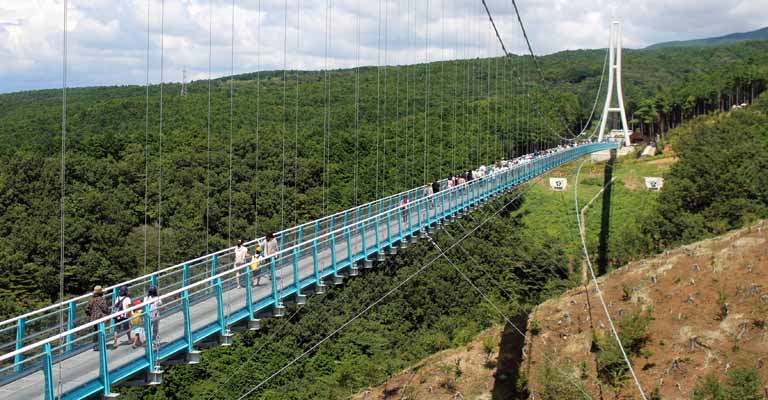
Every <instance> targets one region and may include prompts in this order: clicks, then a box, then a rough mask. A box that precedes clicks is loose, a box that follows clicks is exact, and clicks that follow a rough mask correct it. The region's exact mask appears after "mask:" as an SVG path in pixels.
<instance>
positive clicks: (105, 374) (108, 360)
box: [0, 1, 628, 399]
mask: <svg viewBox="0 0 768 400" xmlns="http://www.w3.org/2000/svg"><path fill="white" fill-rule="evenodd" d="M428 3H429V2H428ZM147 4H148V5H149V2H148V3H147ZM482 5H483V6H484V8H485V11H486V13H487V16H488V21H489V22H490V24H491V26H492V27H493V29H494V31H495V34H496V38H495V39H498V42H499V44H500V45H501V48H502V49H503V53H504V56H505V57H507V58H510V57H509V56H510V54H509V53H508V52H507V49H506V48H505V46H504V42H503V40H502V37H501V34H500V33H499V30H498V29H497V27H496V22H494V20H493V16H492V10H491V9H490V8H489V7H488V5H487V4H486V2H485V1H482ZM286 7H287V6H286ZM65 10H66V2H65ZM515 11H516V13H517V15H518V21H519V24H520V27H521V28H523V25H522V20H521V19H520V18H519V12H518V11H517V5H516V4H515ZM427 13H429V4H427ZM232 18H233V22H234V6H233V17H232ZM286 18H287V9H286ZM331 24H332V23H331V22H329V20H328V18H327V17H326V29H329V28H328V25H331ZM65 25H66V13H65ZM427 25H428V24H427ZM233 29H234V23H233ZM427 29H428V28H427ZM359 30H360V27H359V23H358V26H357V34H356V35H357V37H356V43H357V44H358V54H357V58H358V66H357V68H358V70H359V68H360V66H359V45H360V38H359V35H360V33H359ZM65 32H66V26H65ZM522 34H523V36H524V37H525V40H526V42H527V45H528V48H529V50H530V56H531V58H532V60H533V61H535V60H536V59H535V56H534V53H533V50H532V49H531V47H530V43H529V42H528V41H527V35H526V34H525V30H524V28H523V29H522ZM427 35H429V33H427ZM427 38H428V36H427ZM326 40H329V38H328V37H326ZM233 47H234V46H233ZM428 48H429V39H427V54H428ZM65 49H66V38H65ZM609 50H610V58H609V57H606V63H607V62H608V60H609V59H610V67H609V70H610V71H609V74H610V79H609V85H610V86H611V88H610V90H609V93H608V98H607V100H606V102H605V109H604V112H603V115H602V118H601V120H602V121H601V122H602V123H601V125H600V126H601V129H600V134H599V140H593V135H594V133H593V134H592V135H588V134H586V133H585V131H586V127H585V129H584V130H582V132H581V133H580V134H578V135H571V137H565V136H563V135H561V132H564V131H565V130H567V126H563V127H560V128H554V127H552V126H550V125H549V124H548V123H547V122H546V120H545V118H544V117H543V116H544V114H545V113H544V112H543V110H541V107H540V106H539V105H537V104H535V103H534V102H533V99H532V98H531V99H530V101H529V103H528V104H527V105H526V111H527V112H530V113H531V114H533V115H534V116H535V117H537V118H539V119H540V120H541V121H540V122H539V124H538V126H537V129H538V130H539V132H536V135H535V136H534V137H538V139H533V142H532V143H528V145H527V146H524V147H523V148H518V149H514V150H512V151H510V149H509V148H507V149H506V150H505V151H504V152H503V153H505V154H500V157H499V159H497V161H496V162H493V163H489V165H487V166H485V167H483V168H482V169H478V170H476V171H478V173H477V174H476V177H475V178H474V179H470V180H468V181H466V182H463V183H456V182H455V181H449V180H446V179H443V180H440V181H439V183H438V185H439V186H438V189H439V190H437V191H436V192H432V191H430V190H428V189H429V187H430V186H429V185H428V184H427V182H426V181H427V179H426V178H427V171H426V169H427V168H428V167H427V154H426V152H427V140H426V139H425V143H424V146H425V156H424V157H425V161H424V162H425V182H424V185H422V186H417V187H414V188H412V189H410V190H407V191H404V192H400V193H396V194H392V195H389V196H386V197H382V198H379V199H376V200H374V201H371V202H368V203H366V204H362V205H357V206H354V207H351V208H348V209H346V210H344V211H341V212H338V213H335V214H332V215H327V216H324V217H322V218H319V219H316V220H313V221H310V222H307V223H304V224H301V225H297V226H294V227H288V228H286V229H283V230H281V231H279V232H277V233H276V235H275V237H276V240H277V243H278V246H277V249H276V250H275V249H272V250H274V251H271V252H270V253H269V254H266V255H262V256H260V257H258V258H253V259H251V260H249V261H247V262H245V263H236V255H235V247H230V248H227V249H224V250H219V251H215V252H212V253H210V254H207V255H205V256H202V257H198V258H195V259H191V260H187V261H184V262H182V263H179V264H176V265H173V266H170V267H165V268H158V269H157V270H156V271H153V272H151V273H149V274H146V275H143V276H140V277H136V278H134V279H131V280H128V281H125V282H121V283H119V284H116V285H113V286H109V287H107V288H105V297H107V299H108V301H107V303H108V304H114V303H116V302H117V301H118V299H119V297H120V295H119V290H120V288H122V287H126V288H127V290H128V292H129V293H131V294H133V295H143V294H144V293H146V292H147V289H148V288H149V287H150V286H154V287H156V288H159V291H160V293H161V295H160V296H159V297H157V298H152V299H150V300H146V301H145V302H142V303H140V304H137V305H134V306H131V307H129V308H127V309H123V310H120V311H118V312H114V313H113V312H110V313H109V315H106V316H104V317H102V318H98V319H95V320H91V319H90V318H89V316H88V315H87V314H86V307H87V305H88V304H89V302H90V301H91V299H92V296H93V295H92V294H85V295H82V296H79V297H75V298H72V299H68V300H63V296H62V300H63V301H61V302H59V303H57V304H51V305H50V306H47V307H43V308H41V309H38V310H34V311H31V312H28V313H25V314H23V315H19V316H16V317H14V318H10V319H8V320H6V321H2V322H0V354H1V355H0V397H2V398H5V399H37V398H39V399H57V398H61V399H83V398H89V397H97V396H106V397H110V396H115V395H116V391H115V386H116V385H120V384H125V383H126V382H131V381H137V380H138V381H140V382H143V383H145V384H161V383H162V373H163V370H162V365H164V364H166V363H171V362H188V363H196V362H199V360H200V348H202V347H204V346H203V345H204V344H206V343H211V342H214V343H218V344H220V345H224V346H227V345H230V344H231V342H232V327H233V326H236V325H242V326H246V327H247V328H248V329H254V330H257V329H259V328H260V325H261V320H260V319H259V317H262V316H271V317H281V316H283V315H284V312H285V311H284V310H285V305H286V304H288V303H292V302H295V303H298V304H303V303H305V302H306V301H307V296H309V295H311V294H316V293H322V292H324V291H325V288H326V285H328V284H330V285H341V284H343V282H344V279H345V278H348V277H354V276H357V275H358V274H359V269H361V268H363V269H365V268H373V267H374V266H375V265H376V263H377V262H379V261H383V260H384V258H385V257H386V256H387V255H391V254H395V253H396V252H397V249H399V248H402V247H407V246H408V244H409V243H410V242H412V241H413V240H416V239H417V238H419V237H422V236H423V235H425V234H427V233H428V232H430V231H431V230H433V229H437V228H439V227H440V226H441V225H443V224H448V223H450V222H451V221H453V220H454V219H455V218H461V217H462V216H464V215H466V214H467V213H470V212H472V211H473V210H475V209H476V208H477V207H479V206H481V205H482V204H483V203H485V202H487V201H488V200H490V199H492V198H494V197H496V196H499V195H501V194H504V193H507V192H509V191H511V190H515V189H518V188H520V187H522V186H523V185H525V184H526V182H529V181H531V180H533V179H535V178H536V177H538V176H541V175H543V174H546V173H548V172H549V171H552V170H553V169H556V168H558V167H559V166H562V165H564V164H566V163H569V162H572V161H574V160H577V159H579V158H581V157H584V156H586V155H589V154H592V153H595V152H599V151H611V150H613V149H617V148H619V147H621V146H622V144H623V143H624V142H626V141H628V129H627V126H626V116H625V114H624V106H623V99H622V94H621V72H620V71H621V41H620V36H619V37H618V38H615V36H614V33H612V38H611V44H610V49H609ZM233 51H234V50H233ZM326 51H327V50H326ZM64 54H65V55H64V57H65V60H64V76H65V78H64V79H65V82H64V85H63V91H64V94H65V96H64V107H65V110H66V57H67V55H66V50H65V52H64ZM209 57H210V56H209ZM233 58H234V57H233ZM426 58H427V60H426V61H427V62H429V56H428V55H427V56H426ZM233 65H234V61H233ZM535 65H537V66H538V64H535ZM161 68H162V67H161ZM209 68H210V67H209ZM509 68H510V69H511V70H513V72H517V73H518V76H517V79H518V81H521V79H522V78H521V77H520V76H519V73H520V72H519V71H515V70H514V65H509ZM233 69H234V67H233ZM538 72H539V74H541V70H540V69H539V71H538ZM603 74H605V68H604V71H603ZM284 79H285V80H287V78H286V77H285V76H284ZM326 79H327V76H326ZM358 84H359V81H358ZM615 84H618V94H617V97H618V99H619V106H618V107H617V108H613V107H610V106H609V103H610V102H611V98H612V97H611V96H612V93H613V86H614V85H615ZM426 85H429V75H427V82H426ZM489 85H490V84H489ZM521 86H524V85H521ZM147 87H149V82H147ZM601 88H602V79H601ZM601 88H598V96H597V97H596V99H595V105H594V106H595V107H593V113H592V114H593V115H592V116H590V120H591V119H592V117H593V116H594V110H595V108H596V107H597V103H598V101H597V100H598V98H599V93H600V90H601ZM427 93H429V87H428V86H427ZM526 95H527V96H528V93H526ZM209 96H210V94H209ZM359 96H360V94H359V88H358V89H357V90H356V93H355V98H356V102H357V106H356V107H357V112H356V116H355V119H356V120H355V125H356V126H357V125H358V124H359V121H358V115H357V113H359ZM329 97H330V95H329ZM529 97H530V96H529ZM427 101H428V100H427ZM148 104H149V101H148ZM284 106H285V104H284ZM327 106H328V107H330V106H329V105H328V104H327ZM521 110H523V107H521ZM429 112H430V111H429V107H428V104H427V105H426V107H425V111H424V114H425V124H427V118H428V114H429ZM209 113H210V103H209ZM609 113H620V114H621V117H622V121H621V122H622V123H623V124H622V130H621V131H620V133H621V134H622V135H621V136H622V138H621V140H620V141H618V142H616V141H609V140H608V139H607V138H605V137H604V134H603V131H604V130H605V126H606V122H607V119H608V114H609ZM65 115H66V112H65ZM161 116H162V97H161ZM209 118H210V116H209ZM489 119H490V114H489ZM62 124H63V127H62V141H63V142H64V135H65V134H66V118H64V120H63V122H62ZM326 129H327V128H326ZM510 129H511V128H510ZM161 130H162V123H161ZM425 130H426V127H425ZM545 130H549V131H550V135H554V136H555V137H558V138H560V139H559V140H552V139H551V138H547V136H546V135H545V134H544V131H545ZM161 134H162V131H161ZM209 135H210V126H209ZM209 140H210V139H209ZM209 143H210V142H209ZM209 145H210V144H209ZM284 147H285V142H283V153H284V154H283V157H284V158H285V148H284ZM324 147H325V145H324ZM502 147H503V146H502ZM377 151H378V149H377ZM510 153H516V154H510ZM64 155H65V153H64V146H62V174H63V173H64V172H63V171H64V168H63V166H64V164H65V159H64ZM209 157H210V155H209ZM476 167H480V166H479V165H476ZM231 168H232V167H231V154H230V191H231ZM480 171H482V172H480ZM377 173H378V165H377ZM284 175H285V165H284V164H283V179H284ZM355 179H357V166H356V170H355ZM62 181H63V175H62ZM324 183H325V182H324ZM356 183H357V182H356ZM62 185H63V184H62ZM63 197H64V186H62V198H63ZM230 203H231V192H230ZM230 213H231V204H230ZM63 218H64V217H63V212H62V229H63V224H64V219H63ZM62 232H63V230H62ZM62 235H63V233H62ZM265 240H266V238H264V237H260V238H257V239H255V240H252V241H250V242H247V243H245V246H246V247H247V248H248V250H249V253H250V254H255V253H256V247H262V246H263V244H264V243H265ZM62 246H64V239H63V236H62ZM62 251H63V250H62ZM62 254H63V253H62ZM62 263H63V255H62ZM257 281H258V282H257ZM158 306H159V307H158ZM156 308H157V309H159V315H158V316H157V317H156V318H155V319H154V321H153V320H152V319H151V318H143V319H142V320H141V323H142V324H143V330H144V332H145V340H144V343H143V344H142V345H141V346H139V347H133V346H129V345H122V346H119V347H117V348H112V347H111V346H110V345H109V343H110V341H111V337H112V335H113V333H114V332H123V331H124V329H127V327H128V325H129V324H131V321H130V320H124V321H121V322H118V321H117V320H116V319H115V317H116V316H117V315H118V314H123V313H131V312H133V311H137V310H138V311H141V312H142V313H143V315H144V316H150V315H153V311H154V310H155V309H156ZM153 322H154V323H153ZM121 335H122V333H121ZM120 339H121V340H122V338H120ZM155 343H156V345H153V344H155Z"/></svg>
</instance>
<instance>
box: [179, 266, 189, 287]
mask: <svg viewBox="0 0 768 400" xmlns="http://www.w3.org/2000/svg"><path fill="white" fill-rule="evenodd" d="M187 285H189V264H186V263H185V264H184V266H183V267H182V269H181V287H185V286H187Z"/></svg>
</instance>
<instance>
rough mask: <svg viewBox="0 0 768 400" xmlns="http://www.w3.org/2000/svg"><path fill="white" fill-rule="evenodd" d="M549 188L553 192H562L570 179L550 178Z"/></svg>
mask: <svg viewBox="0 0 768 400" xmlns="http://www.w3.org/2000/svg"><path fill="white" fill-rule="evenodd" d="M549 186H550V187H551V188H552V190H554V191H557V192H562V191H563V190H565V187H566V186H568V179H566V178H549Z"/></svg>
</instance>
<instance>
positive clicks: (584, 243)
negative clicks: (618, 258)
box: [573, 160, 646, 400]
mask: <svg viewBox="0 0 768 400" xmlns="http://www.w3.org/2000/svg"><path fill="white" fill-rule="evenodd" d="M585 162H586V160H584V161H583V162H582V163H581V165H579V169H578V171H577V172H576V181H575V183H574V185H573V201H574V204H575V207H576V222H577V224H578V226H579V237H580V238H581V247H582V248H583V249H584V258H585V259H586V260H587V266H588V267H589V273H590V275H591V276H592V282H593V283H594V284H595V290H596V291H597V297H598V298H599V299H600V304H601V305H602V306H603V311H604V312H605V316H606V318H608V325H609V326H610V327H611V333H612V334H613V337H614V338H615V339H616V343H617V344H618V345H619V350H621V355H622V357H623V358H624V362H626V364H627V367H629V372H630V373H631V374H632V379H633V380H634V381H635V385H636V386H637V390H639V391H640V397H642V399H643V400H646V397H645V392H644V391H643V386H642V385H641V384H640V380H639V379H638V378H637V375H636V374H635V369H634V368H632V363H631V362H630V361H629V357H627V353H626V351H624V345H622V344H621V338H619V334H618V332H617V331H616V327H615V326H614V324H613V319H612V318H611V313H610V312H609V311H608V306H607V305H606V304H605V299H604V298H603V292H602V291H601V290H600V285H599V284H598V283H597V277H596V276H595V270H594V268H593V267H592V261H591V260H590V259H589V250H587V240H586V232H585V231H586V228H585V227H583V226H582V225H581V216H580V213H579V174H580V173H581V167H583V166H584V163H585Z"/></svg>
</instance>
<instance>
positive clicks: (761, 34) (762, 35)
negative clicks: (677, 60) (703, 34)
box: [646, 27, 768, 49]
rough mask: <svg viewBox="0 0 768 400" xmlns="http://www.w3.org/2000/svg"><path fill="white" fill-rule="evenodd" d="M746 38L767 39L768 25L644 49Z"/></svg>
mask: <svg viewBox="0 0 768 400" xmlns="http://www.w3.org/2000/svg"><path fill="white" fill-rule="evenodd" d="M748 40H768V27H766V28H762V29H757V30H754V31H751V32H740V33H731V34H729V35H724V36H718V37H713V38H706V39H694V40H680V41H674V42H664V43H657V44H654V45H651V46H648V47H646V49H661V48H668V47H700V46H718V45H723V44H730V43H738V42H744V41H748Z"/></svg>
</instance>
